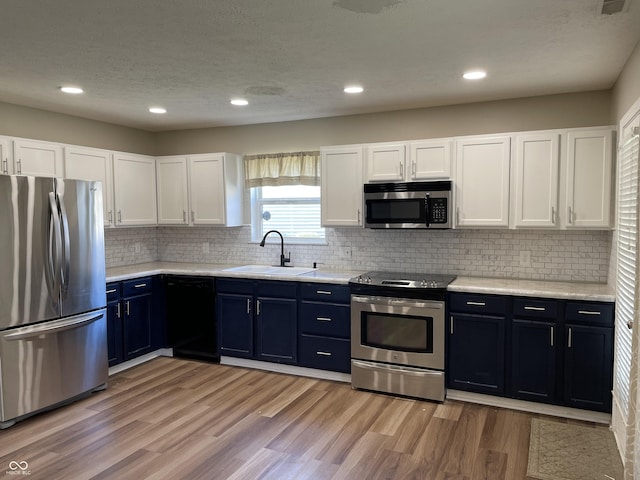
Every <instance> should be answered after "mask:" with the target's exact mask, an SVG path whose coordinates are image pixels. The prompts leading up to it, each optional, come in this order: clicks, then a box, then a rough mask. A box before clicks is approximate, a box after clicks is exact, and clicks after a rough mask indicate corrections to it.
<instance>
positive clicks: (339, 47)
mask: <svg viewBox="0 0 640 480" xmlns="http://www.w3.org/2000/svg"><path fill="white" fill-rule="evenodd" d="M628 1H629V2H633V3H631V5H630V8H629V9H628V11H627V12H625V13H620V14H616V15H610V16H604V15H599V14H597V13H596V5H597V0H560V1H559V0H335V1H334V0H180V1H177V0H155V1H154V0H134V1H132V0H63V1H57V2H52V1H51V0H2V2H1V3H0V101H3V102H8V103H15V104H19V105H26V106H32V107H36V108H41V109H45V110H52V111H56V112H62V113H67V114H72V115H77V116H80V117H85V118H92V119H97V120H103V121H107V122H111V123H116V124H120V125H127V126H132V127H137V128H142V129H146V130H151V131H161V130H171V129H182V128H195V127H207V126H222V125H242V124H253V123H266V122H276V121H286V120H299V119H307V118H318V117H328V116H337V115H348V114H355V113H368V112H380V111H388V110H401V109H407V108H419V107H427V106H435V105H447V104H456V103H468V102H475V101H484V100H494V99H502V98H513V97H524V96H535V95H544V94H554V93H565V92H574V91H587V90H598V89H606V88H610V87H611V86H612V85H613V84H614V82H615V80H616V79H617V77H618V74H619V73H620V71H621V70H622V67H623V66H624V63H625V61H626V60H627V58H628V57H629V55H630V53H631V51H632V50H633V48H634V46H635V44H636V43H637V42H638V40H640V0H628ZM472 68H483V69H486V70H487V71H488V72H489V76H488V77H487V78H486V79H485V80H482V81H480V82H475V83H470V82H466V81H464V80H462V78H461V74H462V72H463V71H465V70H467V69H472ZM67 83H72V84H79V85H81V86H82V87H84V89H85V93H84V94H83V95H79V96H68V95H63V94H62V93H60V92H59V91H58V90H57V87H58V86H59V85H62V84H67ZM350 83H361V84H362V85H363V86H364V87H365V89H366V90H365V92H364V93H362V94H360V95H355V96H348V95H346V94H344V93H343V92H342V88H343V87H344V86H345V85H346V84H350ZM233 97H244V98H246V99H247V100H249V102H250V104H249V106H247V107H234V106H232V105H230V104H229V100H230V99H231V98H233ZM152 105H162V106H164V107H165V108H167V110H168V113H167V114H166V115H162V116H157V115H152V114H150V113H148V111H147V108H148V107H149V106H152Z"/></svg>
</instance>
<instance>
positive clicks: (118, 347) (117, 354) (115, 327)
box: [107, 299, 124, 367]
mask: <svg viewBox="0 0 640 480" xmlns="http://www.w3.org/2000/svg"><path fill="white" fill-rule="evenodd" d="M122 335H123V333H122V315H121V308H120V300H119V299H118V300H114V301H110V302H107V349H108V352H109V366H110V367H112V366H114V365H117V364H118V363H121V362H122V361H123V360H124V355H123V353H122V347H123V341H124V339H123V336H122Z"/></svg>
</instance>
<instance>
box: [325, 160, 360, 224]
mask: <svg viewBox="0 0 640 480" xmlns="http://www.w3.org/2000/svg"><path fill="white" fill-rule="evenodd" d="M320 161H321V171H322V179H321V189H320V190H321V208H322V214H321V218H322V226H325V227H341V226H352V225H362V189H363V187H362V185H363V181H362V147H343V148H341V147H329V148H323V149H321V160H320Z"/></svg>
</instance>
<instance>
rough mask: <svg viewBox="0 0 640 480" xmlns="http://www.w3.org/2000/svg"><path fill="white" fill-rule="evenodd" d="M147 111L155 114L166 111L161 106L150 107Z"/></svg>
mask: <svg viewBox="0 0 640 480" xmlns="http://www.w3.org/2000/svg"><path fill="white" fill-rule="evenodd" d="M149 111H150V112H151V113H157V114H162V113H167V109H166V108H162V107H150V108H149Z"/></svg>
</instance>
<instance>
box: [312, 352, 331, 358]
mask: <svg viewBox="0 0 640 480" xmlns="http://www.w3.org/2000/svg"><path fill="white" fill-rule="evenodd" d="M316 355H322V356H323V357H330V356H331V352H316Z"/></svg>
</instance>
